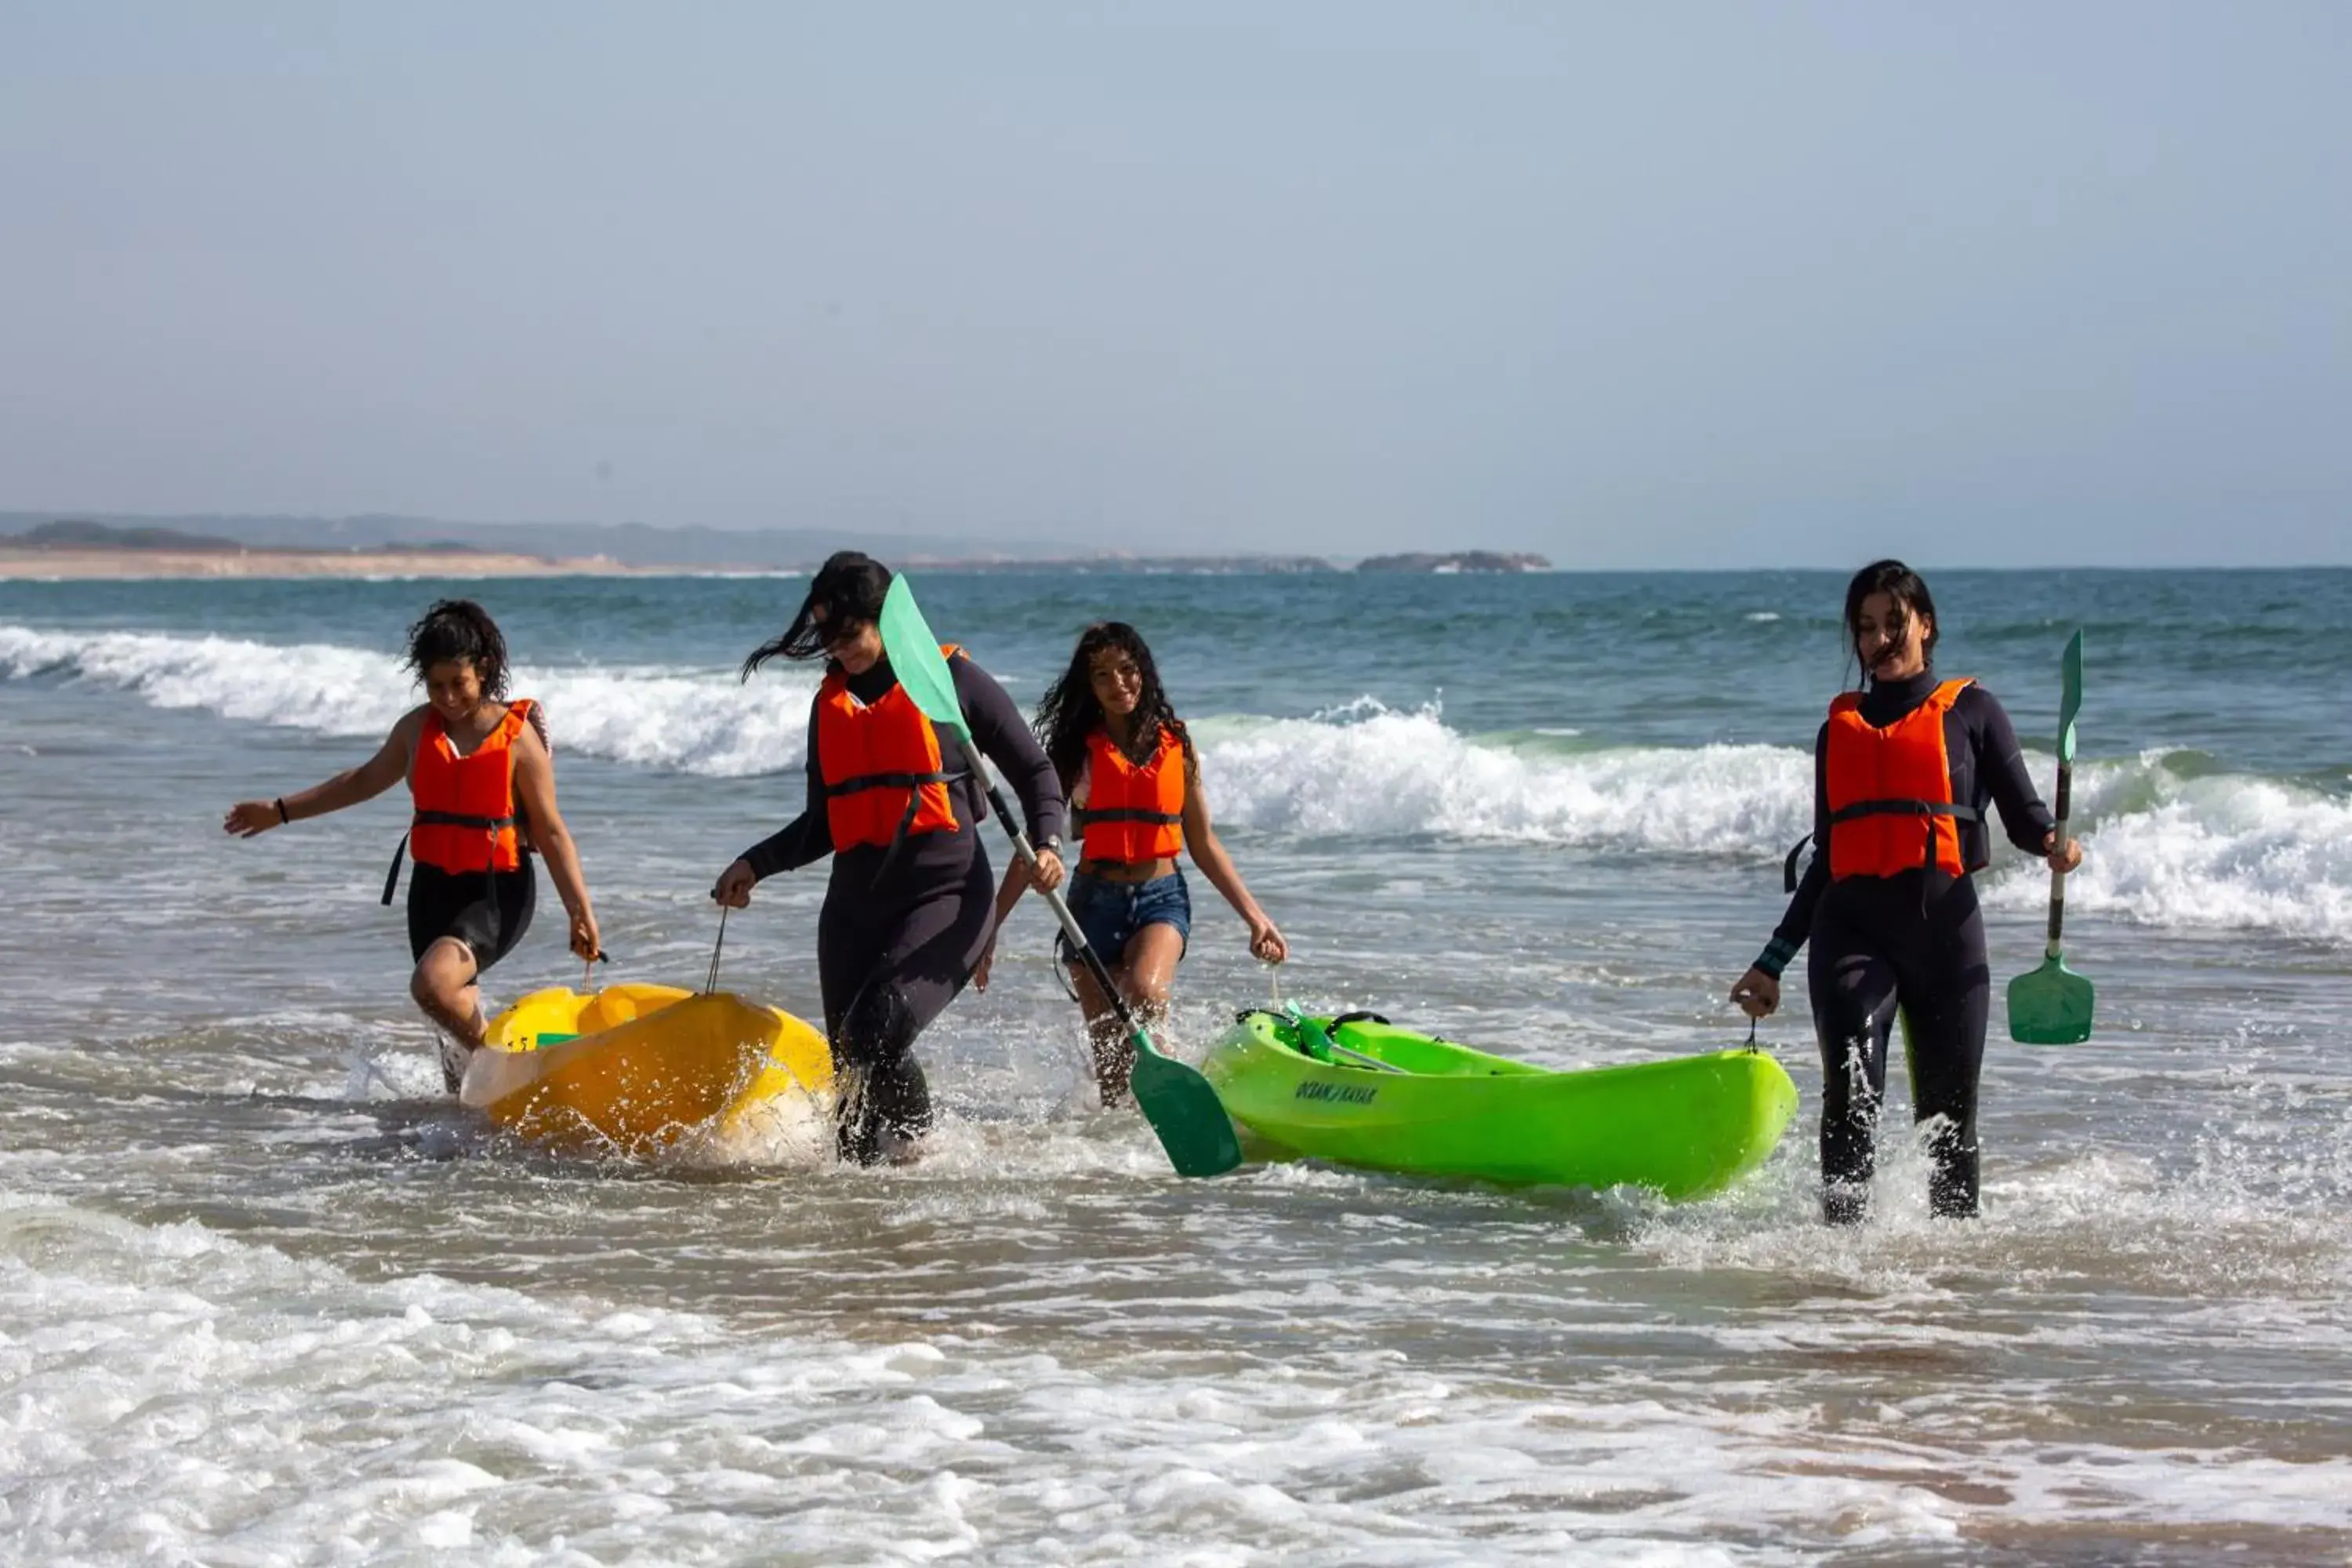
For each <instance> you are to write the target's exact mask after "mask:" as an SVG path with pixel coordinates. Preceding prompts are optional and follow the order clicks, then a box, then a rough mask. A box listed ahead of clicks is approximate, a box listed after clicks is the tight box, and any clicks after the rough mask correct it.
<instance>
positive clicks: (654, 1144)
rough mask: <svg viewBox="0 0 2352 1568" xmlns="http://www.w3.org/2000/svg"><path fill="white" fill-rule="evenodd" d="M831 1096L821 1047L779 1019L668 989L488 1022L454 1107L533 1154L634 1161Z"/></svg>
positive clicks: (523, 1004)
mask: <svg viewBox="0 0 2352 1568" xmlns="http://www.w3.org/2000/svg"><path fill="white" fill-rule="evenodd" d="M832 1088H833V1057H832V1054H831V1053H830V1052H829V1051H828V1050H827V1049H826V1047H825V1042H824V1036H823V1035H821V1034H819V1033H818V1032H817V1031H816V1030H814V1029H813V1028H811V1027H810V1026H808V1025H806V1024H804V1023H803V1022H802V1021H801V1020H800V1019H798V1018H795V1017H793V1016H792V1015H791V1014H789V1013H786V1012H783V1011H782V1010H781V1009H778V1008H774V1007H761V1006H755V1005H752V1004H751V1003H749V1002H746V1001H744V1000H743V999H742V998H741V997H740V996H736V995H733V994H730V993H727V992H723V991H721V992H716V993H713V994H708V995H704V994H697V993H694V992H691V991H682V990H680V989H678V988H677V986H675V985H646V984H622V985H607V986H605V987H604V989H603V990H601V991H598V992H594V993H593V994H588V995H584V996H583V995H581V994H578V993H577V992H574V991H572V989H571V988H570V987H569V986H556V987H552V988H551V989H549V990H545V991H534V992H532V993H531V994H530V995H528V996H525V997H523V998H521V999H520V1001H518V1002H516V1003H515V1004H514V1005H512V1006H510V1007H509V1008H507V1009H506V1010H505V1011H504V1012H502V1013H500V1014H499V1016H497V1017H495V1018H493V1019H491V1020H490V1026H489V1031H488V1037H487V1044H486V1045H485V1047H484V1048H483V1049H481V1050H478V1051H477V1052H475V1053H474V1059H473V1060H472V1061H471V1062H470V1063H468V1064H467V1068H466V1078H465V1081H464V1083H463V1084H461V1085H460V1086H459V1088H458V1090H457V1099H458V1101H459V1103H461V1104H464V1105H466V1106H468V1107H470V1108H472V1109H474V1110H479V1111H481V1112H482V1113H483V1114H484V1115H486V1116H488V1118H489V1119H490V1121H493V1122H495V1123H496V1124H497V1125H499V1127H501V1128H503V1129H505V1130H506V1131H509V1132H512V1133H514V1134H516V1135H517V1136H519V1137H523V1138H528V1139H530V1140H531V1141H532V1142H538V1143H544V1144H548V1145H550V1146H552V1147H557V1148H599V1147H602V1148H609V1149H615V1150H618V1151H619V1152H623V1153H627V1154H642V1153H650V1152H656V1151H658V1150H660V1149H662V1148H664V1147H666V1146H667V1145H669V1144H671V1143H673V1142H676V1141H677V1140H678V1139H679V1138H681V1137H683V1136H684V1135H686V1134H688V1133H689V1132H694V1131H699V1130H701V1129H704V1128H712V1127H715V1128H716V1130H717V1131H719V1133H720V1134H721V1135H722V1136H724V1135H726V1134H727V1133H729V1132H730V1131H735V1130H737V1129H739V1128H741V1127H743V1126H744V1125H745V1124H747V1123H748V1122H749V1121H751V1120H753V1119H755V1118H756V1116H757V1115H758V1113H759V1112H760V1111H761V1110H762V1109H765V1108H772V1107H773V1106H774V1105H775V1104H776V1103H777V1102H778V1101H779V1100H782V1099H784V1098H786V1097H791V1096H805V1095H813V1094H817V1093H822V1092H827V1091H830V1090H831V1089H832Z"/></svg>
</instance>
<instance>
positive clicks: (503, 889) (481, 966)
mask: <svg viewBox="0 0 2352 1568" xmlns="http://www.w3.org/2000/svg"><path fill="white" fill-rule="evenodd" d="M530 862H531V857H530V856H528V855H526V856H524V857H523V859H522V864H521V865H520V867H518V868H516V869H514V870H511V871H491V872H488V873H487V874H486V873H484V872H480V871H444V870H443V869H441V868H439V867H438V866H415V865H413V866H411V867H410V868H409V871H408V955H409V957H411V958H412V959H416V958H423V957H424V956H425V949H426V948H428V947H431V946H432V945H433V944H434V943H435V942H439V941H440V940H441V939H442V938H443V937H445V936H453V937H456V938H457V940H458V941H459V942H464V943H465V944H466V945H467V947H469V948H471V949H472V950H473V953H474V968H475V971H476V973H479V972H480V971H482V970H485V969H488V967H489V966H490V965H492V964H493V963H497V962H498V961H499V959H501V958H504V957H505V956H506V955H507V954H508V953H509V952H513V951H514V947H515V943H517V942H520V941H521V940H522V933H523V932H525V931H529V930H530V911H531V906H532V904H533V903H534V902H536V901H537V899H538V897H539V876H538V873H536V872H534V871H533V870H532V869H531V866H530Z"/></svg>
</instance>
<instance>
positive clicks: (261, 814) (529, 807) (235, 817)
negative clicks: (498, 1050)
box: [221, 599, 598, 1094]
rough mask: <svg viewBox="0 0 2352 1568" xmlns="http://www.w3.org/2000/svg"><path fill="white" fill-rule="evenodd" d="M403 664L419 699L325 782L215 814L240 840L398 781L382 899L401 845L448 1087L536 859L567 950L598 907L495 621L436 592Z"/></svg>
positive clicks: (537, 720) (529, 893)
mask: <svg viewBox="0 0 2352 1568" xmlns="http://www.w3.org/2000/svg"><path fill="white" fill-rule="evenodd" d="M407 663H408V668H410V669H412V670H414V671H415V673H416V676H417V678H418V679H421V680H423V681H424V682H425V702H424V703H423V704H422V705H421V706H419V707H416V708H412V709H410V710H408V711H407V712H406V713H404V714H402V715H401V717H400V720H399V721H398V722H397V723H395V724H394V725H393V727H392V732H391V733H390V734H388V735H386V736H385V737H384V740H383V745H381V746H379V747H378V748H376V753H375V755H374V756H373V757H371V758H369V759H368V760H367V761H366V762H364V763H361V764H360V765H359V766H358V767H355V768H351V769H348V770H346V771H345V772H342V773H337V774H336V775H335V776H334V777H333V778H331V779H329V780H328V781H327V782H326V783H324V784H316V785H313V786H312V787H311V788H310V789H306V790H297V791H295V792H294V793H293V794H292V795H279V796H278V797H277V798H275V799H273V800H244V801H239V802H237V804H236V805H233V806H231V807H229V810H228V815H227V816H226V817H225V818H224V819H223V820H222V822H221V826H222V827H223V828H224V829H225V830H226V831H227V832H229V833H233V834H235V835H236V837H240V838H252V837H257V836H258V835H260V834H264V833H267V832H268V831H269V830H270V829H271V828H273V827H278V826H283V825H284V824H287V823H289V822H294V821H297V820H299V819H300V818H302V817H306V816H326V815H327V813H329V812H331V811H341V810H342V809H343V807H345V806H347V805H359V804H360V802H362V801H363V800H373V799H374V798H375V797H376V796H377V795H382V794H383V792H384V791H386V790H388V789H390V788H391V787H392V786H393V785H394V784H398V783H400V782H401V781H402V780H403V779H406V780H407V781H408V792H409V795H411V797H412V798H413V801H414V805H415V816H414V817H413V818H412V820H411V823H410V826H409V830H408V834H407V836H406V837H404V838H403V839H402V840H401V844H402V850H395V851H394V854H393V860H392V874H391V876H390V877H389V878H387V879H386V880H385V882H384V886H383V901H384V902H385V903H387V904H389V903H390V902H392V895H393V889H394V887H395V886H396V885H397V883H398V880H399V877H400V859H401V854H402V852H403V851H405V853H406V854H407V855H408V856H409V858H412V859H414V860H415V862H416V867H415V870H414V871H412V872H411V873H410V875H409V879H408V948H409V955H410V956H411V957H412V958H413V959H415V963H416V968H415V972H414V973H412V974H411V975H410V976H409V982H408V994H410V995H411V996H412V997H414V998H415V1001H416V1005H417V1006H419V1007H420V1008H422V1009H424V1012H425V1016H426V1017H428V1018H430V1019H432V1020H433V1022H434V1023H435V1024H436V1025H438V1026H440V1027H441V1029H442V1030H443V1031H444V1033H445V1035H446V1039H445V1040H444V1041H443V1044H442V1047H441V1074H442V1078H443V1079H444V1080H445V1081H446V1083H447V1084H448V1087H449V1091H450V1092H451V1093H453V1094H454V1093H456V1092H457V1085H458V1082H459V1080H461V1079H463V1078H464V1077H465V1072H466V1064H467V1062H468V1061H469V1060H471V1059H472V1058H473V1054H474V1052H475V1051H476V1050H478V1049H479V1048H480V1047H481V1044H482V1030H483V1027H484V1024H485V1020H484V1019H483V1017H482V1011H481V1000H480V993H479V990H478V981H479V979H480V977H481V974H482V972H483V971H484V970H486V969H488V968H489V967H490V965H492V964H494V963H498V961H499V959H501V958H504V957H505V956H506V955H507V954H508V953H509V952H513V951H514V946H515V943H517V942H520V941H521V940H522V933H523V932H524V931H528V930H529V929H530V916H531V906H532V903H533V900H535V898H536V896H537V892H538V879H537V878H536V877H535V876H534V875H533V873H532V871H531V867H530V858H531V855H532V853H533V852H534V851H536V852H538V853H540V854H542V855H545V856H546V857H547V865H548V869H549V871H550V872H551V874H552V875H553V876H554V878H555V889H556V891H557V892H558V893H559V894H561V895H562V899H563V908H564V910H565V911H566V912H567V913H568V914H569V915H570V916H571V926H572V930H571V945H572V952H575V953H577V954H578V955H579V956H580V957H582V958H583V959H587V958H593V957H595V956H596V953H597V949H598V941H597V931H596V914H595V911H594V910H593V909H592V908H591V907H590V905H589V902H588V883H587V880H586V879H585V878H584V877H583V875H582V874H581V870H580V855H579V851H578V849H577V848H576V847H574V846H573V844H572V835H571V833H570V832H569V831H568V830H567V829H566V828H565V827H564V826H563V817H562V813H560V812H558V811H557V810H556V807H555V763H554V759H553V758H552V757H551V755H550V754H549V752H548V746H547V729H546V723H547V721H545V720H544V719H543V718H541V715H540V711H539V705H538V704H537V703H535V702H533V701H531V700H530V699H529V698H515V699H512V700H508V699H507V696H506V689H507V645H506V638H505V637H503V636H501V635H500V634H499V628H498V623H497V622H495V621H493V620H491V619H490V617H489V613H488V611H486V610H484V609H483V608H482V606H481V605H478V604H475V603H474V602H473V601H472V600H470V599H444V600H442V601H440V602H439V603H437V604H436V605H434V606H433V607H432V608H431V609H429V610H427V611H425V616H424V618H423V619H422V620H419V621H418V622H417V623H416V624H415V626H410V627H409V628H408V659H407Z"/></svg>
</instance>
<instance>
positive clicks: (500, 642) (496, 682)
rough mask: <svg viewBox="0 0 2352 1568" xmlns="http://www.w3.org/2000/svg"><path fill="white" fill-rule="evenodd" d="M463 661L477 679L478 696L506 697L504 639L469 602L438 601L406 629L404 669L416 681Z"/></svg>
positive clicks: (495, 625)
mask: <svg viewBox="0 0 2352 1568" xmlns="http://www.w3.org/2000/svg"><path fill="white" fill-rule="evenodd" d="M453 659H463V660H465V661H467V663H470V664H471V665H472V666H473V667H474V673H475V674H476V675H478V676H479V677H480V678H481V681H482V695H483V696H485V697H489V698H500V697H504V696H505V695H506V694H507V639H506V638H505V637H502V636H500V635H499V623H498V622H496V621H494V620H492V619H490V612H489V611H488V610H486V609H484V608H482V606H481V605H478V604H476V603H474V601H473V600H471V599H440V600H436V601H435V603H434V605H433V607H432V608H431V609H429V610H427V611H425V616H424V618H423V619H421V620H419V621H418V622H417V623H416V624H415V626H411V627H409V628H408V668H411V669H413V670H415V672H416V678H417V679H419V680H422V679H425V671H426V670H428V669H430V668H433V667H434V666H435V665H436V664H446V663H448V662H449V661H451V660H453Z"/></svg>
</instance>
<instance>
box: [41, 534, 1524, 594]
mask: <svg viewBox="0 0 2352 1568" xmlns="http://www.w3.org/2000/svg"><path fill="white" fill-rule="evenodd" d="M224 521H226V520H224ZM216 526H218V525H217V524H216ZM443 526H444V528H445V529H446V528H447V527H448V526H449V525H443ZM386 531H387V532H398V531H399V530H395V529H390V528H388V529H387V530H386ZM411 531H414V530H413V528H412V529H411ZM273 532H274V531H273ZM579 532H580V531H578V530H566V531H556V530H552V529H551V533H555V534H556V536H557V537H560V538H563V539H565V540H566V541H567V542H568V541H570V540H571V539H572V538H573V537H575V536H576V535H577V534H578V533H579ZM526 533H527V531H526V530H525V529H523V528H522V527H520V526H508V527H502V528H499V529H498V530H497V531H496V533H495V535H494V537H495V538H496V539H497V542H498V544H499V546H500V547H499V548H485V547H483V546H480V545H476V544H469V543H466V542H461V541H458V540H454V539H450V538H448V537H446V534H444V535H443V536H442V537H428V538H398V537H394V538H382V539H376V540H372V541H370V542H365V543H359V542H354V543H351V544H346V545H342V546H340V547H333V548H320V546H319V545H318V544H316V543H310V544H303V543H289V542H277V541H276V540H272V541H269V542H260V541H256V540H252V539H241V538H236V537H231V536H230V535H229V534H227V533H226V532H222V533H214V532H194V531H185V530H181V529H176V528H171V527H166V526H160V525H157V524H153V523H129V524H126V523H122V522H101V521H94V520H89V519H53V520H50V521H43V522H39V523H36V524H34V525H33V526H31V527H29V528H26V529H25V530H24V531H21V532H16V533H0V578H16V579H25V578H36V579H50V578H56V579H65V578H76V579H86V578H145V577H166V578H182V577H458V578H463V577H564V576H639V577H644V576H705V575H732V574H747V573H772V572H786V573H793V572H805V571H809V570H811V569H813V568H814V566H815V565H816V564H817V563H818V561H820V560H821V559H822V552H818V551H809V552H807V553H805V554H803V553H801V552H792V551H789V550H781V551H780V550H775V549H774V546H773V542H772V541H773V540H774V537H775V536H758V535H755V536H751V538H750V539H747V541H746V545H747V548H746V549H745V551H744V556H745V558H744V559H741V560H733V561H730V560H726V559H723V558H721V559H712V558H711V556H710V550H711V544H712V536H713V535H714V533H715V531H712V530H708V529H701V530H694V531H691V532H690V533H682V534H681V535H680V537H679V542H680V543H681V544H682V545H686V546H688V548H681V549H680V550H679V551H678V553H679V554H680V555H683V556H692V557H694V558H693V559H686V560H664V559H660V558H659V557H660V551H661V539H660V535H661V533H662V531H660V530H651V529H633V530H628V531H626V533H627V536H628V537H629V539H630V542H631V543H632V545H633V546H635V548H633V549H632V550H631V552H630V553H631V556H632V557H634V558H630V559H624V558H622V557H620V556H617V555H615V554H612V553H605V552H595V553H560V552H547V553H540V552H531V551H530V550H527V549H518V548H515V547H514V546H515V544H516V543H517V542H518V536H520V535H525V534H526ZM281 537H282V536H281ZM837 542H841V541H838V540H831V539H829V540H827V541H826V542H825V545H824V549H830V548H831V547H832V546H833V545H834V544H835V543H837ZM910 543H911V542H910ZM761 545H765V546H766V547H767V548H765V549H761V548H758V546H761ZM873 548H875V549H877V550H884V551H890V550H891V544H890V542H884V541H878V540H877V541H875V542H874V543H873ZM803 549H806V547H803ZM891 559H892V560H893V561H894V562H895V563H898V564H902V565H906V566H909V567H916V568H920V569H923V570H926V571H932V572H985V573H1023V572H1076V573H1099V574H1143V575H1152V574H1188V575H1199V574H1263V573H1282V574H1288V573H1336V572H1341V571H1345V570H1349V568H1347V567H1343V566H1341V565H1339V564H1338V563H1334V562H1332V561H1330V560H1328V559H1326V558H1324V557H1322V556H1316V555H1272V554H1265V555H1258V554H1202V555H1159V556H1153V555H1133V554H1127V553H1111V552H1105V553H1097V554H1091V555H1077V554H1051V553H1044V552H1024V553H1003V554H999V553H975V554H970V555H963V554H953V553H948V552H934V551H927V550H922V549H908V550H906V551H891ZM1352 569H1353V570H1355V571H1358V572H1370V573H1415V572H1417V573H1432V574H1453V573H1496V572H1540V571H1549V569H1550V563H1549V562H1548V561H1546V560H1545V559H1544V558H1543V557H1542V556H1539V555H1525V554H1505V553H1501V552H1492V551H1461V552H1451V553H1445V554H1431V553H1412V554H1404V555H1378V556H1370V557H1368V558H1366V559H1365V560H1363V561H1361V562H1359V563H1356V564H1355V565H1354V567H1353V568H1352Z"/></svg>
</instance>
